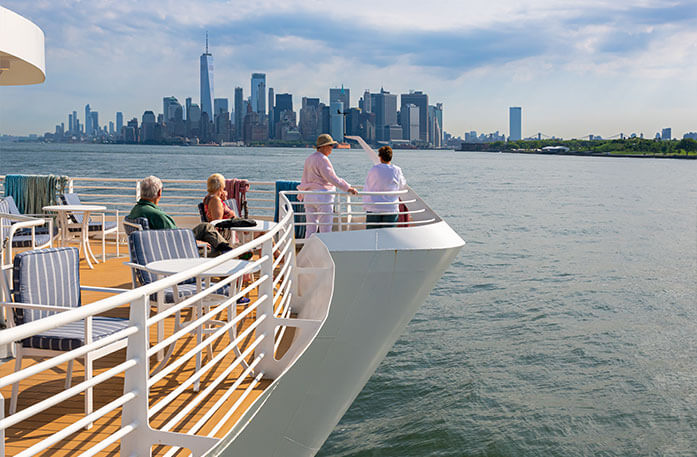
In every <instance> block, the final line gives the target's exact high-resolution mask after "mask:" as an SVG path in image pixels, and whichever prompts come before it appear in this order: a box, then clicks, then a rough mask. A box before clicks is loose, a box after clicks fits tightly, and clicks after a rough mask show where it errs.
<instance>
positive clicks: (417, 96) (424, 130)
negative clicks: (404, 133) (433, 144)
mask: <svg viewBox="0 0 697 457" xmlns="http://www.w3.org/2000/svg"><path fill="white" fill-rule="evenodd" d="M401 103H402V105H401V107H400V111H401V110H403V109H404V106H406V105H415V106H417V107H418V108H419V140H420V141H421V142H423V143H428V142H429V138H428V95H427V94H424V93H423V92H421V91H416V92H409V93H408V94H402V96H401ZM402 126H404V120H403V119H402ZM404 139H407V138H406V137H405V138H404Z"/></svg>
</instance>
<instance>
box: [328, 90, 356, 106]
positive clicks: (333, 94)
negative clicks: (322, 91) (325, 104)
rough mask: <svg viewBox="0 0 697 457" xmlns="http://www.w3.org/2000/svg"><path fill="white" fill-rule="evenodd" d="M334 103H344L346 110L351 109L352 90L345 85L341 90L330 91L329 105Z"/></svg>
mask: <svg viewBox="0 0 697 457" xmlns="http://www.w3.org/2000/svg"><path fill="white" fill-rule="evenodd" d="M334 102H341V103H343V104H344V110H348V109H349V108H350V107H351V90H350V89H347V88H345V87H344V86H343V85H342V86H341V87H340V88H335V89H329V105H330V106H331V104H332V103H334Z"/></svg>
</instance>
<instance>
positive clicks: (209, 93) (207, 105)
mask: <svg viewBox="0 0 697 457" xmlns="http://www.w3.org/2000/svg"><path fill="white" fill-rule="evenodd" d="M201 112H203V113H207V114H208V119H213V55H212V54H210V53H209V52H208V32H206V52H204V53H203V54H201ZM187 116H188V114H187Z"/></svg>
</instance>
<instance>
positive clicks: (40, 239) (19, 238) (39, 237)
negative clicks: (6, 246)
mask: <svg viewBox="0 0 697 457" xmlns="http://www.w3.org/2000/svg"><path fill="white" fill-rule="evenodd" d="M22 233H26V232H24V231H22ZM34 239H35V240H36V246H41V245H43V244H46V243H48V242H49V241H50V240H51V237H50V236H49V235H48V234H47V233H46V234H39V233H37V234H36V235H35V236H34ZM30 246H31V232H29V233H28V234H26V235H15V236H13V237H12V247H14V248H28V247H30Z"/></svg>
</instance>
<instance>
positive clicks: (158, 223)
mask: <svg viewBox="0 0 697 457" xmlns="http://www.w3.org/2000/svg"><path fill="white" fill-rule="evenodd" d="M160 198H162V181H160V178H158V177H157V176H148V177H147V178H145V179H143V180H142V181H141V182H140V200H138V203H136V205H135V206H134V207H133V209H131V213H130V214H129V215H128V217H129V218H131V219H135V218H136V217H144V218H146V219H147V220H148V223H149V224H150V228H151V229H153V230H158V229H175V228H177V225H176V224H175V223H174V219H172V217H171V216H170V215H169V214H167V213H165V212H164V211H163V210H162V209H161V208H160V207H159V206H157V203H158V202H159V201H160ZM193 231H194V237H195V238H196V239H197V240H200V241H205V242H206V243H208V244H210V245H211V247H212V248H213V252H212V254H213V255H220V254H222V253H224V252H228V251H229V250H231V249H232V247H231V246H230V244H229V243H228V242H227V240H225V238H224V237H223V236H222V235H221V234H220V233H218V231H217V230H216V229H215V227H213V225H211V224H209V223H208V222H206V223H203V224H198V225H197V226H196V227H194V228H193Z"/></svg>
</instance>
